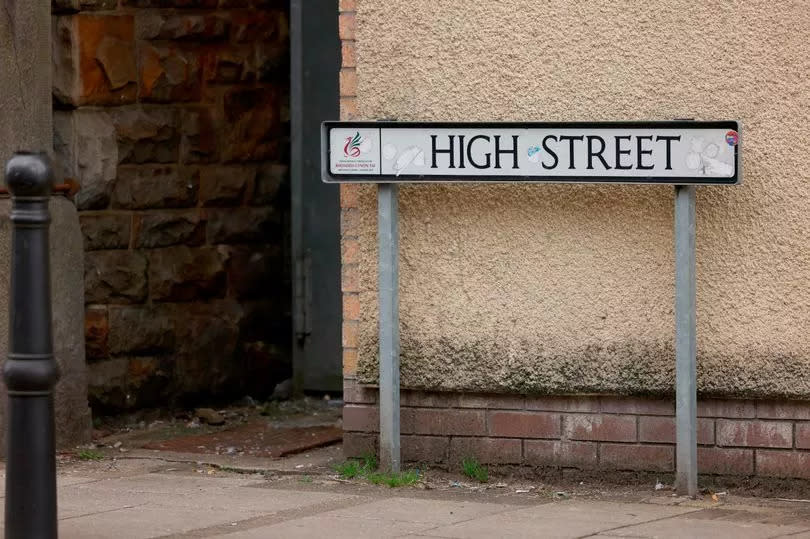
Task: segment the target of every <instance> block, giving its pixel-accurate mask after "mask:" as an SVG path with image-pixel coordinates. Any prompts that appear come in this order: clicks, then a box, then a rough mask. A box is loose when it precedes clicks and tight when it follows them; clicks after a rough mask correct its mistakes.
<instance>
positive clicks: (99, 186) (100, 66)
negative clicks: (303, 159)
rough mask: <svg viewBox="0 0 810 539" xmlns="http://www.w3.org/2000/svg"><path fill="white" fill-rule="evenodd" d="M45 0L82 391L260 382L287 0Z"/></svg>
mask: <svg viewBox="0 0 810 539" xmlns="http://www.w3.org/2000/svg"><path fill="white" fill-rule="evenodd" d="M53 7H54V13H55V17H54V25H53V28H54V98H55V114H54V116H55V118H54V123H55V133H54V137H55V147H56V155H57V160H58V164H59V166H60V167H61V168H60V172H61V174H62V175H63V176H65V177H73V178H76V179H77V180H78V181H79V183H80V184H81V191H80V192H79V193H78V195H77V196H76V203H77V206H78V208H79V210H80V212H81V213H80V219H81V224H82V230H83V233H84V236H85V248H86V250H87V255H86V264H85V269H86V279H85V288H86V304H87V316H86V327H87V335H86V337H87V358H88V368H89V380H90V401H91V403H92V405H93V406H94V408H95V409H96V410H101V411H116V410H121V409H128V408H133V407H141V406H155V405H165V404H167V403H172V402H177V403H179V402H183V401H189V402H191V401H194V400H199V399H206V400H207V399H210V397H211V396H212V395H213V396H214V397H223V398H224V397H228V396H240V395H244V394H251V395H253V396H257V397H258V396H261V394H262V393H263V392H266V391H268V390H272V388H273V386H274V384H275V383H276V382H278V381H280V380H281V379H283V378H285V377H287V376H289V370H290V364H289V351H288V347H289V340H290V334H291V330H290V317H289V313H290V305H289V302H290V295H291V294H290V283H289V281H290V279H289V263H288V256H287V253H286V245H287V231H288V226H287V222H288V211H289V196H288V179H287V171H288V166H287V165H288V160H289V157H288V153H289V152H288V141H289V135H288V133H289V120H288V92H289V67H288V66H289V39H288V13H287V9H288V8H287V2H286V1H285V0H54V2H53Z"/></svg>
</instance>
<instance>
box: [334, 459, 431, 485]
mask: <svg viewBox="0 0 810 539" xmlns="http://www.w3.org/2000/svg"><path fill="white" fill-rule="evenodd" d="M335 471H336V472H337V473H338V474H340V476H341V477H342V478H343V479H355V478H358V479H366V480H367V481H369V482H370V483H373V484H375V485H387V486H389V487H391V488H395V487H404V486H407V485H413V484H414V483H416V482H417V481H419V472H418V471H417V470H407V471H404V472H400V473H395V474H393V473H382V472H378V471H377V457H376V456H375V455H373V454H366V455H363V456H362V457H360V458H359V459H350V460H347V461H346V462H344V463H342V464H338V465H337V466H335Z"/></svg>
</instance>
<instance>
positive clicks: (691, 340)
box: [675, 185, 698, 498]
mask: <svg viewBox="0 0 810 539" xmlns="http://www.w3.org/2000/svg"><path fill="white" fill-rule="evenodd" d="M695 297H696V293H695V186H694V185H679V186H676V187H675V422H676V437H675V442H676V447H675V451H676V456H677V458H676V468H675V469H676V470H677V477H676V488H677V490H678V493H679V494H682V495H683V494H686V495H688V496H691V497H693V498H694V497H695V496H697V492H698V490H697V476H698V467H697V361H696V351H697V336H696V333H697V331H696V324H695V321H696V314H695Z"/></svg>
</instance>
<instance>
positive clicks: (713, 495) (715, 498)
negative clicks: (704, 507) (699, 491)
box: [712, 494, 718, 502]
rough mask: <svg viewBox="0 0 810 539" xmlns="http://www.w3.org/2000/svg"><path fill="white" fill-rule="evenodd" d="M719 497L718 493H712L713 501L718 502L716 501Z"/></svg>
mask: <svg viewBox="0 0 810 539" xmlns="http://www.w3.org/2000/svg"><path fill="white" fill-rule="evenodd" d="M717 499H718V498H717V494H712V501H713V502H716V501H717Z"/></svg>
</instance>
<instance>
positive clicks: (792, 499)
mask: <svg viewBox="0 0 810 539" xmlns="http://www.w3.org/2000/svg"><path fill="white" fill-rule="evenodd" d="M776 499H777V500H779V501H780V502H800V503H810V500H802V499H799V498H776Z"/></svg>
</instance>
